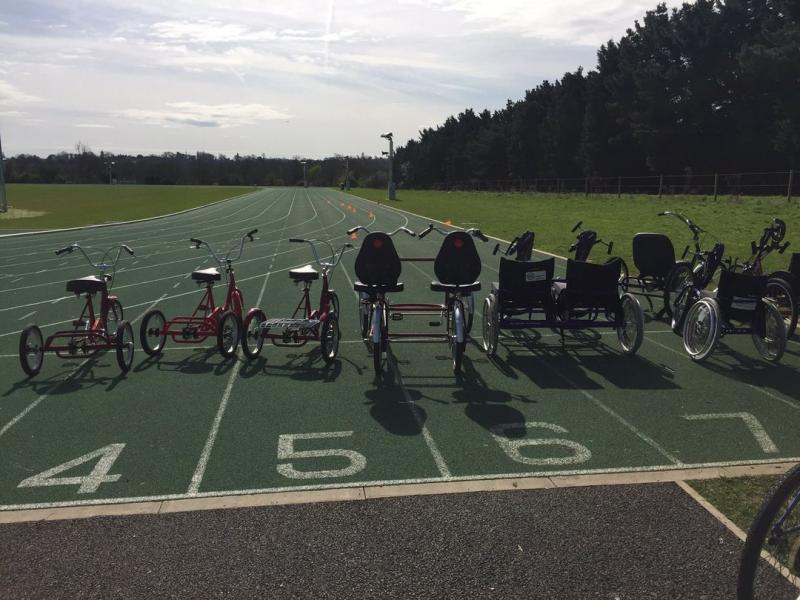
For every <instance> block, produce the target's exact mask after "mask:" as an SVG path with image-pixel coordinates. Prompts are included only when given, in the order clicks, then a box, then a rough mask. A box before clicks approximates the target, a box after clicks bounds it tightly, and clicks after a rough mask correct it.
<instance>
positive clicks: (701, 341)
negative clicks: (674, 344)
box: [683, 298, 722, 362]
mask: <svg viewBox="0 0 800 600" xmlns="http://www.w3.org/2000/svg"><path fill="white" fill-rule="evenodd" d="M721 333H722V324H721V323H720V314H719V306H718V305H717V301H716V300H714V299H713V298H703V299H702V300H698V301H697V302H695V303H694V304H693V305H692V307H691V308H690V309H689V311H688V312H687V313H686V319H685V321H684V323H683V347H684V348H685V349H686V352H687V353H688V354H689V356H690V357H691V359H692V360H694V361H697V362H700V361H703V360H705V359H706V358H708V357H709V356H710V355H711V353H712V352H713V351H714V348H716V347H717V344H718V343H719V338H720V335H721Z"/></svg>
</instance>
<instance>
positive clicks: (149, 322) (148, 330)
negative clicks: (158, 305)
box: [139, 310, 167, 356]
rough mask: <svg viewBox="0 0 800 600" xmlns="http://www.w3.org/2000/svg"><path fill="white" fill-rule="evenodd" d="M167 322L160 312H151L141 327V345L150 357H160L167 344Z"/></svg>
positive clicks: (143, 320) (145, 317)
mask: <svg viewBox="0 0 800 600" xmlns="http://www.w3.org/2000/svg"><path fill="white" fill-rule="evenodd" d="M166 324H167V320H166V318H165V317H164V313H162V312H161V311H160V310H151V311H149V312H148V313H147V314H146V315H145V316H144V318H143V319H142V324H141V325H140V326H139V345H140V346H141V347H142V350H144V352H145V354H147V355H148V356H158V355H159V354H161V352H162V350H164V346H165V345H166V343H167V334H166V332H165V328H166Z"/></svg>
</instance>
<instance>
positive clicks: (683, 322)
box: [673, 270, 786, 362]
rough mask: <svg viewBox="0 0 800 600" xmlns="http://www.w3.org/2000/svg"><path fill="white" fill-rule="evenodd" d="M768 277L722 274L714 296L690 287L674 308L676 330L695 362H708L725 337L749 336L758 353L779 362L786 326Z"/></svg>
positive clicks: (731, 273) (711, 293)
mask: <svg viewBox="0 0 800 600" xmlns="http://www.w3.org/2000/svg"><path fill="white" fill-rule="evenodd" d="M767 282H768V277H766V276H764V275H758V276H753V275H746V274H743V273H735V272H733V271H729V270H723V271H722V272H721V273H720V278H719V287H718V288H717V290H716V291H715V292H707V291H703V290H701V289H699V288H697V287H694V286H687V287H686V288H684V291H683V292H682V293H681V295H680V296H679V298H678V303H681V302H682V303H683V306H682V307H680V310H679V307H678V306H677V305H676V307H675V317H673V319H676V318H677V319H678V323H676V326H674V327H673V329H675V331H676V333H680V335H681V337H682V338H683V347H684V349H685V350H686V353H687V354H688V355H689V356H690V357H691V359H692V360H694V361H697V362H700V361H703V360H705V359H706V358H708V357H709V356H710V355H711V354H712V353H713V352H714V349H715V348H716V347H717V345H718V344H719V341H720V339H721V338H722V337H723V336H725V335H750V336H751V337H752V339H753V345H754V346H755V347H756V350H757V351H758V353H759V354H760V355H761V356H762V358H764V359H765V360H767V361H770V362H777V361H779V360H780V359H781V357H782V356H783V352H784V350H785V348H786V324H785V323H784V320H783V316H782V315H781V313H780V311H779V310H778V308H777V306H775V304H774V302H773V301H772V300H770V299H769V298H767Z"/></svg>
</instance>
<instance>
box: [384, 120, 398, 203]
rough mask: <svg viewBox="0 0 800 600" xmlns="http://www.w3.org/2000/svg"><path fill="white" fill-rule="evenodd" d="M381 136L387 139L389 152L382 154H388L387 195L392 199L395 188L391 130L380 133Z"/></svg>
mask: <svg viewBox="0 0 800 600" xmlns="http://www.w3.org/2000/svg"><path fill="white" fill-rule="evenodd" d="M381 137H382V138H384V139H387V140H389V152H388V153H386V152H383V153H382V154H383V155H384V156H388V157H389V189H388V195H389V200H394V199H395V193H394V192H395V189H394V168H393V163H394V140H393V139H392V132H391V131H390V132H389V133H384V134H383V135H381Z"/></svg>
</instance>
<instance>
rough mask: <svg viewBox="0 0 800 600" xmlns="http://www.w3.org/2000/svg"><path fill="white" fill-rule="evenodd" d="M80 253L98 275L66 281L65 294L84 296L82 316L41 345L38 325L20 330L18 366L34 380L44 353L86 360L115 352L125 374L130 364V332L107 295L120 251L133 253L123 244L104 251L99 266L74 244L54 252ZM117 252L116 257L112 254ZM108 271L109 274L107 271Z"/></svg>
mask: <svg viewBox="0 0 800 600" xmlns="http://www.w3.org/2000/svg"><path fill="white" fill-rule="evenodd" d="M75 250H79V251H80V252H81V254H83V256H84V258H86V260H87V261H88V263H89V264H90V265H91V266H92V267H94V268H95V269H97V270H98V271H99V272H100V276H99V277H98V276H96V275H89V276H88V277H81V278H80V279H72V280H70V281H67V291H68V292H73V293H74V294H75V295H76V296H84V305H83V310H82V311H81V316H80V317H78V318H77V319H76V320H74V321H72V327H73V328H72V329H71V330H65V331H57V332H56V333H54V334H53V335H51V336H50V337H48V338H47V340H46V341H43V339H44V338H43V337H42V331H41V329H39V327H38V326H37V325H33V324H31V325H28V326H27V327H25V329H23V330H22V335H21V336H20V340H19V362H20V365H22V370H23V371H25V373H27V375H28V376H30V377H33V376H34V375H36V374H37V373H38V372H39V371H40V370H41V369H42V363H43V362H44V353H45V352H55V354H56V356H58V357H59V358H89V357H90V356H93V355H95V354H97V353H98V352H100V351H102V350H112V349H113V350H116V352H117V364H118V365H119V368H120V369H122V372H123V373H127V372H128V371H129V370H130V368H131V364H132V363H133V328H132V327H131V325H130V323H128V322H127V321H124V320H123V319H122V304H121V303H120V301H119V299H118V298H117V297H116V296H112V295H110V294H109V293H108V292H109V290H110V289H111V287H112V282H113V280H114V273H115V270H116V265H117V262H119V258H120V255H121V254H122V251H123V250H125V252H127V253H128V254H130V255H131V256H133V250H131V249H130V248H129V247H128V246H126V245H124V244H122V245H120V246H114V247H113V248H109V249H108V250H106V251H105V253H104V254H103V256H102V257H101V259H100V262H99V263H95V262H93V261H92V259H91V258H90V257H89V255H88V254H87V253H86V251H85V250H84V249H83V248H81V246H80V245H78V244H77V243H74V244H72V245H70V246H67V247H65V248H62V249H61V250H58V251H56V256H61V255H62V254H72V253H73V252H74V251H75ZM115 250H116V256H114V257H113V259H112V256H113V253H114V251H115ZM109 270H111V273H107V271H109ZM97 293H99V294H100V307H99V308H100V312H99V313H95V310H94V303H93V298H94V295H95V294H97Z"/></svg>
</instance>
